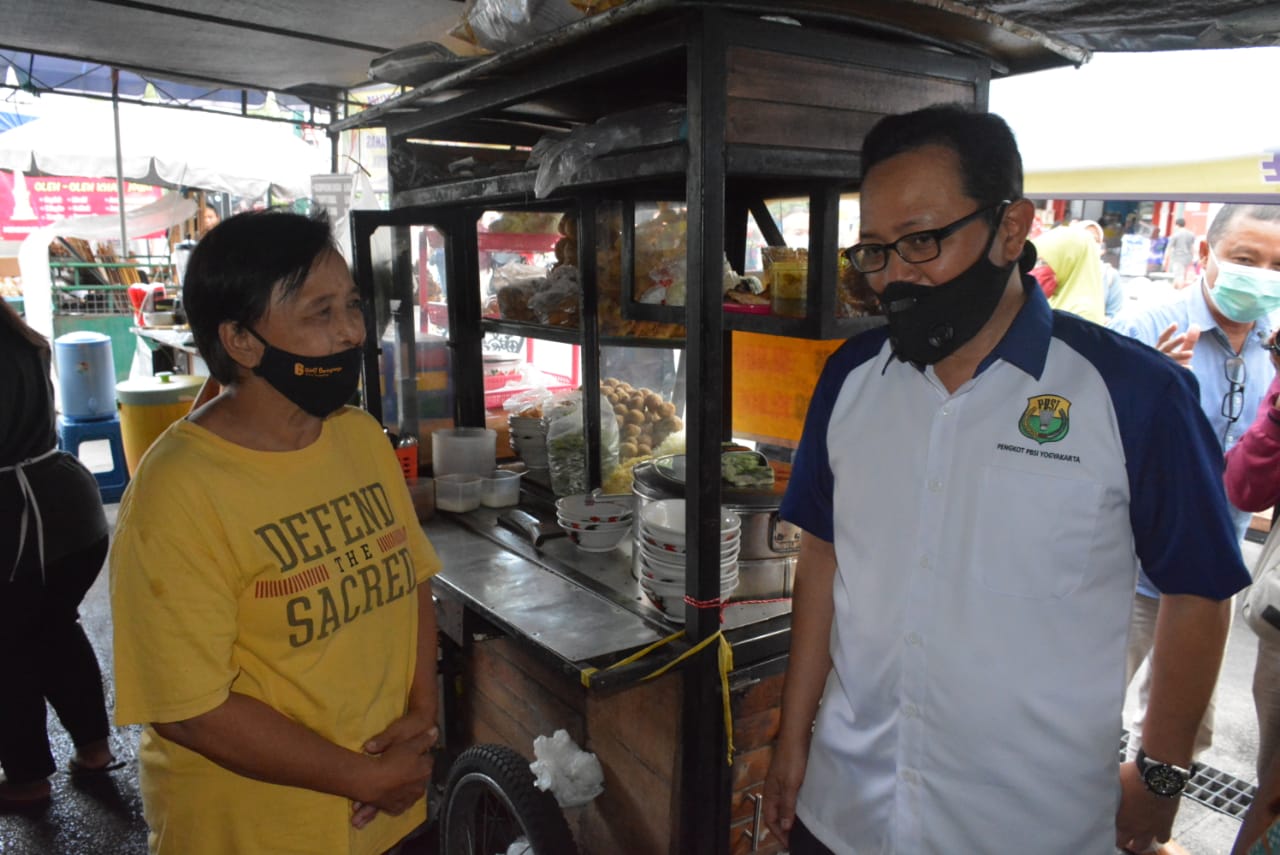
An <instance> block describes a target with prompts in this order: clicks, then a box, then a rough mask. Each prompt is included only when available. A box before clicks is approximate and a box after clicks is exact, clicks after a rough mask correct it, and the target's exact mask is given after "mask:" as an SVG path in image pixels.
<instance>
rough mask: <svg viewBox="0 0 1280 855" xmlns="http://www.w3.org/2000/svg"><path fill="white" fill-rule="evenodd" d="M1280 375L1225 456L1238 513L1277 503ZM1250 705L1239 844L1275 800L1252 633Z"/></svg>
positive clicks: (1273, 708)
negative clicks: (1254, 744)
mask: <svg viewBox="0 0 1280 855" xmlns="http://www.w3.org/2000/svg"><path fill="white" fill-rule="evenodd" d="M1274 262H1275V266H1274V267H1272V268H1271V269H1269V270H1262V269H1259V270H1258V271H1257V272H1256V273H1255V274H1253V275H1254V276H1256V277H1258V279H1259V285H1260V286H1264V285H1265V286H1267V287H1268V289H1269V290H1274V291H1277V292H1280V252H1277V253H1276V255H1275V257H1274ZM1270 343H1271V347H1272V351H1271V362H1272V364H1273V366H1274V367H1275V368H1277V369H1280V354H1277V352H1276V350H1275V346H1276V345H1275V338H1274V337H1272V339H1271V342H1270ZM1278 396H1280V376H1273V377H1272V379H1271V385H1270V387H1269V388H1268V389H1267V392H1266V395H1265V396H1264V397H1263V399H1262V402H1261V404H1259V406H1258V409H1257V415H1256V416H1255V417H1254V420H1253V423H1252V424H1250V425H1249V429H1248V430H1246V431H1245V432H1244V435H1243V436H1241V437H1240V441H1239V442H1237V443H1236V444H1235V445H1234V446H1233V447H1232V448H1231V449H1230V450H1229V451H1228V452H1227V468H1226V474H1225V475H1224V481H1225V483H1226V488H1227V498H1229V499H1230V500H1231V503H1232V504H1233V505H1235V506H1236V507H1237V508H1240V509H1241V510H1242V511H1248V512H1250V513H1260V512H1263V511H1268V510H1270V509H1272V508H1274V507H1276V505H1277V504H1280V404H1278V403H1277V397H1278ZM1253 703H1254V708H1255V711H1256V713H1257V716H1258V756H1257V772H1258V795H1257V797H1256V798H1255V799H1254V802H1253V805H1252V806H1251V807H1250V809H1249V815H1248V816H1246V818H1245V821H1244V823H1243V825H1242V827H1241V830H1240V841H1238V842H1252V841H1253V840H1254V839H1255V838H1256V837H1257V836H1258V835H1259V834H1260V833H1261V832H1262V831H1263V829H1265V828H1266V826H1267V824H1268V823H1267V822H1264V821H1263V820H1264V819H1274V816H1275V814H1274V813H1268V812H1269V811H1275V808H1274V807H1273V806H1272V803H1273V802H1275V801H1276V800H1277V799H1280V644H1277V643H1276V642H1275V641H1273V640H1270V639H1268V638H1266V637H1264V636H1263V635H1261V634H1258V655H1257V659H1256V660H1255V663H1254V668H1253Z"/></svg>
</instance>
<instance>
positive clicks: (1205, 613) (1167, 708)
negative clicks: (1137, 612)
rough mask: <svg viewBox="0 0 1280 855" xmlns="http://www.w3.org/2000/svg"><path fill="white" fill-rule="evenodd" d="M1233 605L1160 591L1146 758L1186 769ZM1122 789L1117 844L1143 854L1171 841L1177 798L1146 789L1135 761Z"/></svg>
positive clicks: (1126, 766) (1127, 767) (1129, 765)
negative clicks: (1156, 844) (1157, 843)
mask: <svg viewBox="0 0 1280 855" xmlns="http://www.w3.org/2000/svg"><path fill="white" fill-rule="evenodd" d="M1231 603H1232V601H1231V600H1229V599H1228V600H1222V601H1217V600H1210V599H1207V598H1205V597H1197V596H1193V595H1190V594H1164V595H1162V596H1161V597H1160V612H1159V615H1158V616H1157V618H1156V635H1155V645H1154V647H1153V649H1152V652H1151V697H1150V700H1149V702H1148V703H1147V716H1146V721H1145V722H1144V723H1143V726H1142V748H1143V750H1144V751H1145V752H1146V753H1147V756H1149V757H1151V758H1153V759H1155V760H1157V761H1159V762H1161V763H1170V764H1172V765H1174V766H1181V767H1183V768H1187V767H1189V766H1190V765H1191V754H1192V749H1193V746H1194V743H1195V735H1196V730H1197V729H1198V728H1199V726H1200V720H1201V719H1202V718H1203V717H1204V711H1205V709H1206V708H1207V707H1208V705H1209V698H1210V697H1211V696H1212V695H1213V687H1214V684H1215V683H1216V682H1217V680H1218V668H1219V667H1220V666H1221V665H1222V652H1223V648H1224V647H1225V646H1226V642H1227V632H1228V630H1229V629H1230V626H1231ZM1120 780H1121V784H1122V788H1123V793H1122V800H1121V804H1120V813H1119V815H1118V816H1117V818H1116V842H1117V843H1118V844H1119V845H1121V846H1127V847H1128V848H1130V849H1132V850H1133V851H1135V852H1141V851H1143V849H1145V848H1146V846H1147V845H1148V844H1150V843H1151V842H1152V841H1160V842H1163V841H1165V840H1168V839H1169V835H1170V833H1171V830H1172V828H1173V818H1174V815H1175V814H1176V813H1177V812H1178V799H1176V798H1173V799H1170V798H1161V797H1160V796H1157V795H1155V794H1154V793H1152V792H1150V791H1149V790H1147V788H1146V785H1145V784H1144V783H1143V782H1142V779H1141V776H1140V774H1139V772H1138V769H1137V765H1136V764H1135V763H1125V764H1123V766H1122V767H1121V770H1120Z"/></svg>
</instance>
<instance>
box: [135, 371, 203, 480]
mask: <svg viewBox="0 0 1280 855" xmlns="http://www.w3.org/2000/svg"><path fill="white" fill-rule="evenodd" d="M206 379H207V378H205V377H195V376H193V375H190V374H163V373H162V374H157V375H156V376H155V377H139V378H136V379H134V380H122V381H121V382H119V383H117V384H116V399H117V400H118V401H119V402H120V435H121V439H123V440H124V459H125V463H127V464H128V466H129V475H130V476H133V474H134V473H136V472H137V471H138V461H140V460H141V459H142V455H143V454H145V453H146V451H147V449H148V448H150V447H151V443H153V442H155V441H156V437H158V436H160V434H162V433H164V431H165V428H167V427H169V425H171V424H173V423H174V422H176V421H177V420H178V419H180V418H182V417H183V416H185V415H186V414H187V413H188V412H190V411H191V402H192V401H194V400H195V399H196V395H198V394H199V393H200V387H201V386H202V385H204V381H205V380H206Z"/></svg>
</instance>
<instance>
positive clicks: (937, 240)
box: [844, 199, 1009, 273]
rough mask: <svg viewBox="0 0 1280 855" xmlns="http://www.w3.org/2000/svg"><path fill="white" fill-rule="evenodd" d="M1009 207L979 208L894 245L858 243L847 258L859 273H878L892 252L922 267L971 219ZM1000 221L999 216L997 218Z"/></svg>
mask: <svg viewBox="0 0 1280 855" xmlns="http://www.w3.org/2000/svg"><path fill="white" fill-rule="evenodd" d="M1008 204H1009V200H1008V199H1005V200H1004V201H1002V202H999V203H997V204H995V205H988V206H987V207H985V208H979V209H978V210H976V211H974V212H973V213H972V214H969V215H968V216H965V217H961V218H960V219H958V220H956V221H955V222H953V223H948V224H947V225H945V226H943V227H942V228H940V229H927V230H925V231H922V232H912V233H911V234H909V235H903V236H902V237H900V238H898V239H897V240H895V241H894V242H893V243H857V244H854V245H853V246H851V247H849V248H848V249H846V250H845V251H844V257H845V258H846V259H848V261H849V263H850V264H852V265H853V267H854V269H855V270H857V271H858V272H859V273H876V272H878V271H880V270H884V269H885V267H887V266H888V265H889V250H893V251H894V252H896V253H898V255H899V256H900V257H901V258H902V260H903V261H906V262H908V263H910V264H923V263H925V262H926V261H933V260H934V259H935V258H937V257H938V256H939V255H941V254H942V241H943V239H944V238H947V237H950V236H951V235H953V234H955V233H956V232H957V231H959V230H960V229H961V228H963V227H964V226H965V225H967V224H968V223H969V222H971V221H972V220H976V219H977V218H978V217H981V216H983V215H985V214H987V213H989V212H991V211H995V210H1000V209H1003V208H1004V207H1005V206H1006V205H1008ZM996 219H997V220H999V216H997V217H996Z"/></svg>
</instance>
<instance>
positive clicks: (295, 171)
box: [0, 96, 329, 198]
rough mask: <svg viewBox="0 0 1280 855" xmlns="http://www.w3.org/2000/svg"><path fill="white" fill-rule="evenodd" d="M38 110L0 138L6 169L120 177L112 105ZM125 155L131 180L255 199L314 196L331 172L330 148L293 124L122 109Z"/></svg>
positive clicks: (0, 160) (75, 101)
mask: <svg viewBox="0 0 1280 855" xmlns="http://www.w3.org/2000/svg"><path fill="white" fill-rule="evenodd" d="M46 102H47V103H46ZM33 106H36V108H37V109H39V111H40V118H38V119H35V120H34V121H30V122H27V123H26V124H24V125H21V126H19V127H17V128H14V129H12V130H10V131H7V132H5V133H0V169H6V170H15V171H20V172H23V173H26V174H28V175H31V174H41V173H42V174H45V175H83V176H88V177H95V178H96V177H114V176H115V175H116V148H115V125H114V119H113V116H112V105H111V104H110V103H109V102H103V101H94V100H90V99H84V98H62V99H54V98H51V97H49V96H46V97H44V98H41V99H40V103H38V105H33ZM23 109H24V112H30V111H31V107H26V106H24V108H23ZM120 151H121V155H122V160H123V165H124V172H123V175H124V178H125V179H126V180H131V181H140V182H144V183H150V184H160V185H164V186H168V187H198V188H202V189H205V190H216V191H221V192H225V193H230V194H233V195H236V196H247V197H251V198H256V197H259V196H262V195H264V194H265V193H266V192H267V189H268V187H269V186H271V185H275V186H276V187H278V188H281V189H283V190H284V191H286V192H287V193H289V194H290V195H293V196H307V195H309V194H310V187H311V176H312V175H314V174H318V173H324V172H328V171H329V150H328V147H327V146H321V145H312V144H309V143H307V142H305V141H304V140H302V139H301V138H299V137H298V136H297V135H296V134H295V133H294V130H293V128H292V126H290V125H288V124H285V123H281V122H268V121H262V120H257V119H250V118H243V117H239V116H224V115H218V114H213V113H202V112H196V111H190V110H174V109H165V108H161V107H148V106H145V105H140V104H125V103H122V104H120Z"/></svg>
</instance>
